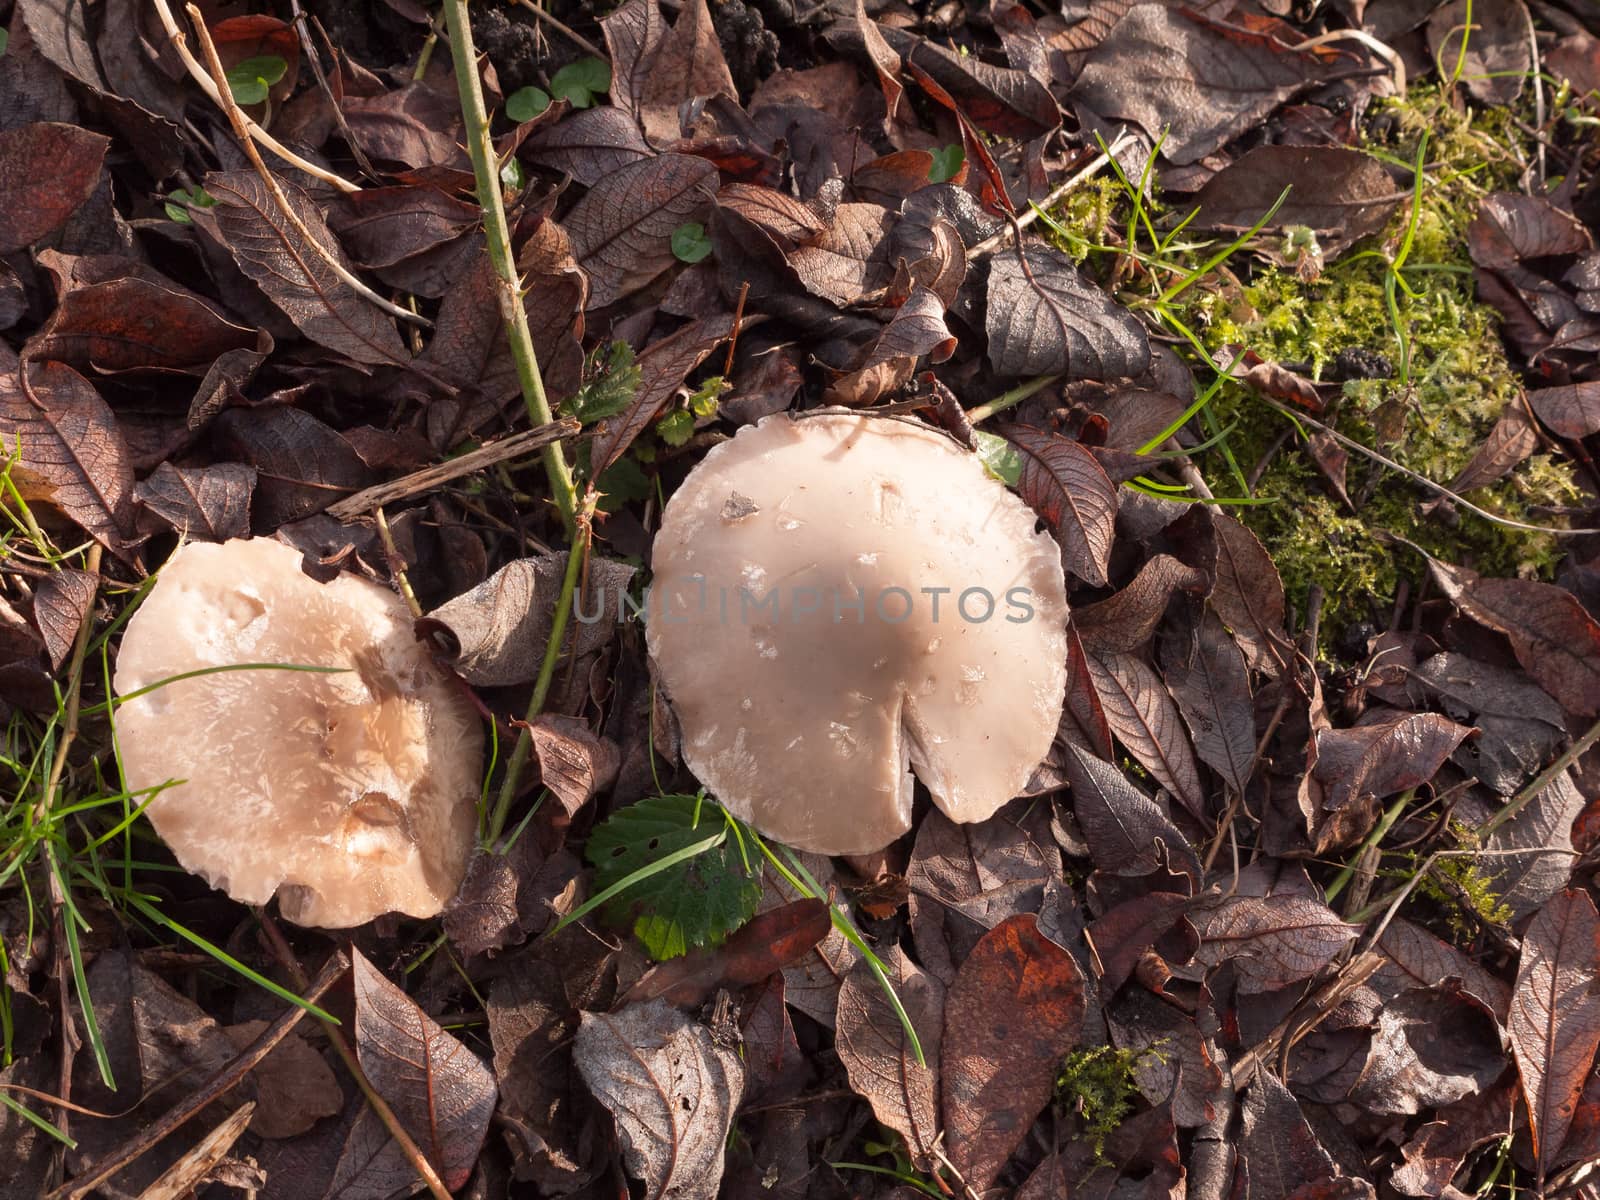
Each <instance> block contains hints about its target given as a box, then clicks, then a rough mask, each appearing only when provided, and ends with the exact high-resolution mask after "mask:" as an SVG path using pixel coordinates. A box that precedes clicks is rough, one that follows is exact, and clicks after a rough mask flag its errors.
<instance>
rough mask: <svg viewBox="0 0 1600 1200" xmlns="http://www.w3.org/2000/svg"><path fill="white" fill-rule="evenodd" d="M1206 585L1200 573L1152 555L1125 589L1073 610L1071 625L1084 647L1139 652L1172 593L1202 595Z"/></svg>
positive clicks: (1165, 557)
mask: <svg viewBox="0 0 1600 1200" xmlns="http://www.w3.org/2000/svg"><path fill="white" fill-rule="evenodd" d="M1210 582H1211V581H1210V579H1209V578H1208V577H1207V576H1206V573H1205V572H1204V571H1201V570H1198V569H1197V568H1195V567H1191V566H1189V565H1188V564H1187V563H1184V562H1180V561H1179V560H1178V559H1176V558H1174V557H1173V556H1172V555H1170V554H1156V555H1153V556H1151V557H1150V558H1149V559H1148V560H1147V561H1146V562H1145V564H1144V565H1143V566H1142V567H1140V568H1139V573H1138V574H1137V575H1135V576H1134V577H1133V582H1132V583H1130V584H1128V586H1127V587H1125V588H1122V589H1121V590H1120V591H1117V592H1115V593H1113V594H1112V595H1110V596H1108V597H1107V598H1106V599H1104V600H1099V601H1096V602H1095V603H1093V604H1086V605H1082V606H1081V607H1075V608H1074V609H1073V610H1072V621H1073V624H1075V625H1076V626H1077V627H1078V634H1079V636H1081V637H1082V638H1083V642H1084V646H1085V647H1088V648H1092V649H1094V650H1119V651H1123V652H1131V651H1134V650H1138V649H1141V648H1142V647H1143V646H1144V645H1145V643H1147V642H1148V641H1149V640H1150V636H1151V635H1152V634H1153V633H1155V630H1156V626H1157V625H1159V624H1160V623H1161V618H1162V617H1163V616H1165V615H1166V611H1167V605H1168V604H1169V603H1171V601H1172V596H1173V593H1175V592H1177V591H1180V590H1181V591H1186V592H1200V593H1204V592H1205V591H1206V590H1207V588H1208V587H1209V585H1210Z"/></svg>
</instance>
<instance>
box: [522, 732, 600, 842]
mask: <svg viewBox="0 0 1600 1200" xmlns="http://www.w3.org/2000/svg"><path fill="white" fill-rule="evenodd" d="M528 733H529V734H530V735H531V736H532V738H533V756H534V759H535V760H536V761H537V762H538V764H539V782H540V783H542V784H543V785H544V786H545V787H547V788H549V789H550V794H551V795H552V796H554V797H555V798H556V800H557V802H559V803H560V805H561V807H562V809H563V811H565V813H566V815H567V816H568V817H573V816H576V815H577V813H578V810H579V809H581V808H582V807H583V806H584V805H585V804H587V803H588V802H589V801H590V800H591V799H593V798H594V796H595V794H596V793H597V792H599V791H601V790H602V789H604V788H607V787H609V786H610V785H611V781H612V780H613V779H615V778H616V777H617V767H618V766H619V765H620V764H621V760H622V759H621V754H620V752H619V751H618V750H617V746H616V743H615V742H613V741H611V740H610V739H609V738H603V737H600V736H599V735H598V734H596V733H595V732H594V731H593V730H591V729H590V728H589V725H588V722H586V721H584V720H581V719H580V718H578V717H563V716H558V715H555V714H551V713H544V714H541V715H540V716H537V717H535V718H534V719H533V720H532V721H531V722H530V723H529V725H528Z"/></svg>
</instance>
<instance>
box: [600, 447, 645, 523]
mask: <svg viewBox="0 0 1600 1200" xmlns="http://www.w3.org/2000/svg"><path fill="white" fill-rule="evenodd" d="M594 485H595V487H597V488H599V489H600V503H599V505H598V507H599V509H600V511H601V512H606V513H613V512H620V511H621V510H622V509H623V507H624V506H625V505H628V504H633V503H637V502H638V501H640V500H648V499H649V498H650V477H649V476H648V475H646V474H645V473H644V468H643V467H641V466H640V465H639V464H638V462H636V461H635V460H634V458H633V456H632V455H628V456H627V457H624V458H620V459H618V460H617V461H616V462H614V463H612V464H611V465H610V466H609V467H607V468H606V469H605V470H604V471H602V472H600V478H599V479H597V480H595V482H594Z"/></svg>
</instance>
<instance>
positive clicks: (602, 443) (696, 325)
mask: <svg viewBox="0 0 1600 1200" xmlns="http://www.w3.org/2000/svg"><path fill="white" fill-rule="evenodd" d="M732 332H733V318H732V317H706V318H704V319H703V320H699V321H691V322H690V323H689V324H687V325H685V326H684V327H683V328H682V329H680V330H678V331H677V332H675V333H671V334H669V335H667V336H666V337H664V338H662V339H661V340H660V341H658V342H652V343H651V345H650V347H649V348H648V349H647V350H645V352H644V353H643V354H641V355H640V356H639V364H638V365H639V386H638V388H637V389H636V390H635V391H634V394H633V400H632V401H631V402H630V403H629V405H628V407H627V410H626V411H624V412H623V413H621V414H620V415H618V416H615V417H610V418H608V419H606V420H605V421H602V422H601V423H600V426H599V428H598V429H597V430H596V431H595V437H594V446H593V448H592V449H591V450H590V452H589V462H590V470H591V473H592V474H593V475H595V476H599V475H600V474H601V473H602V472H603V471H605V469H606V468H607V467H609V466H611V465H612V464H613V463H615V462H616V461H617V460H618V459H619V458H621V457H622V456H623V454H624V453H625V452H626V451H627V449H628V447H629V446H631V445H632V444H633V439H634V438H636V437H638V436H639V434H640V433H642V432H643V431H644V428H645V426H647V425H649V424H650V422H651V421H653V420H655V419H656V414H657V413H659V412H660V411H661V408H662V406H663V405H664V404H666V403H667V401H668V400H670V399H672V396H673V394H674V393H675V392H676V391H677V390H678V389H679V388H680V387H682V386H683V382H684V380H685V379H687V378H688V376H689V372H690V371H692V370H694V369H695V368H696V367H698V366H699V365H700V364H701V363H702V362H704V361H705V358H706V356H707V355H708V354H710V353H711V352H712V351H713V350H715V349H716V348H717V345H718V344H719V343H720V342H721V341H722V340H723V339H724V338H726V337H727V336H728V335H729V334H730V333H732Z"/></svg>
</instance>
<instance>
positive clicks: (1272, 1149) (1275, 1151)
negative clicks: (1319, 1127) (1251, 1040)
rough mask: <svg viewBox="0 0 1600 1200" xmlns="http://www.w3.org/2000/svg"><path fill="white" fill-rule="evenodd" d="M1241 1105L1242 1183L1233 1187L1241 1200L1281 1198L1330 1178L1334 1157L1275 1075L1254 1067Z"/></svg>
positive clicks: (1273, 1199)
mask: <svg viewBox="0 0 1600 1200" xmlns="http://www.w3.org/2000/svg"><path fill="white" fill-rule="evenodd" d="M1243 1107H1244V1128H1243V1130H1242V1132H1241V1136H1240V1139H1239V1160H1240V1161H1239V1172H1240V1174H1241V1175H1242V1176H1243V1178H1244V1180H1245V1181H1246V1182H1245V1185H1244V1187H1243V1188H1242V1189H1237V1190H1236V1194H1237V1191H1242V1192H1243V1195H1242V1196H1241V1197H1240V1200H1286V1198H1287V1197H1290V1196H1293V1195H1295V1194H1296V1193H1297V1191H1298V1190H1299V1189H1301V1188H1302V1187H1304V1186H1305V1185H1307V1184H1312V1183H1317V1182H1319V1181H1321V1180H1325V1179H1331V1178H1333V1176H1334V1175H1335V1174H1336V1171H1335V1168H1334V1165H1333V1159H1332V1158H1330V1157H1329V1156H1328V1152H1327V1151H1326V1150H1324V1149H1323V1148H1322V1143H1321V1142H1319V1141H1317V1135H1316V1134H1315V1133H1313V1132H1312V1131H1311V1126H1310V1125H1309V1124H1307V1122H1306V1118H1305V1114H1304V1113H1303V1112H1302V1111H1301V1110H1300V1105H1299V1103H1298V1102H1297V1101H1296V1100H1295V1098H1294V1097H1293V1096H1292V1095H1290V1093H1289V1089H1288V1088H1286V1087H1284V1086H1283V1083H1282V1082H1281V1081H1280V1080H1279V1079H1278V1077H1277V1076H1276V1075H1273V1074H1272V1073H1271V1072H1269V1071H1258V1072H1257V1073H1256V1077H1255V1080H1254V1081H1253V1082H1252V1083H1251V1084H1250V1089H1249V1091H1247V1092H1246V1093H1245V1101H1244V1106H1243ZM1371 1190H1372V1189H1371V1187H1370V1186H1369V1187H1368V1189H1367V1192H1368V1194H1370V1193H1371ZM1305 1200H1311V1197H1310V1196H1308V1197H1306V1198H1305Z"/></svg>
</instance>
